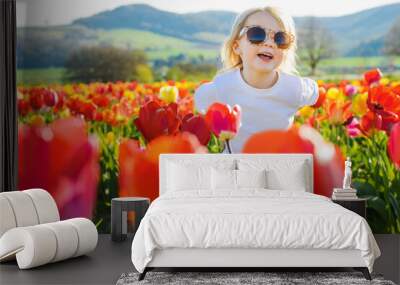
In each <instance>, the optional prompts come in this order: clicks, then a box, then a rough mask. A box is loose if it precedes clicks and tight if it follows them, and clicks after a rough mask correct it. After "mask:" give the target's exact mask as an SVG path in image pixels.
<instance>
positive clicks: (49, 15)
mask: <svg viewBox="0 0 400 285" xmlns="http://www.w3.org/2000/svg"><path fill="white" fill-rule="evenodd" d="M135 3H145V4H149V5H152V6H154V7H156V8H158V9H161V10H167V11H171V12H175V13H187V12H198V11H204V10H227V11H233V12H241V11H243V10H245V9H247V8H251V7H257V6H266V5H272V6H279V7H281V8H283V9H284V10H286V12H287V13H289V14H290V15H292V16H341V15H346V14H351V13H354V12H358V11H362V10H366V9H368V8H373V7H378V6H382V5H386V4H392V3H400V1H399V0H397V1H393V0H333V1H323V0H301V1H295V0H268V1H266V0H264V1H260V0H246V1H243V0H201V1H198V0H197V1H194V0H147V1H137V0H136V1H135V0H17V25H18V26H46V25H63V24H69V23H71V22H72V21H73V20H75V19H77V18H82V17H88V16H92V15H94V14H96V13H99V12H102V11H104V10H112V9H114V8H116V7H119V6H122V5H129V4H135ZM27 11H29V12H27Z"/></svg>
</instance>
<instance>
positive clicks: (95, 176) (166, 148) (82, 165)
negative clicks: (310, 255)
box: [18, 69, 400, 233]
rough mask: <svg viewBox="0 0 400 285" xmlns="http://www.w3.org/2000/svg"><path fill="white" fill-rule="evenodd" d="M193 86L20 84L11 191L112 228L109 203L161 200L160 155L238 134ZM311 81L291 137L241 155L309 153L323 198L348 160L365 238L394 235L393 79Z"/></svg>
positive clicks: (255, 144)
mask: <svg viewBox="0 0 400 285" xmlns="http://www.w3.org/2000/svg"><path fill="white" fill-rule="evenodd" d="M202 83H204V81H201V82H187V81H179V82H174V81H165V82H154V83H152V84H141V83H138V82H135V81H132V82H107V83H100V82H97V83H90V84H65V85H61V84H51V85H46V86H40V85H38V86H30V87H25V86H23V85H21V86H19V87H18V111H19V117H18V121H19V130H18V136H19V137H18V141H19V145H18V150H19V166H18V167H19V169H18V179H19V181H18V187H19V189H21V190H23V189H27V188H43V189H46V190H47V191H49V192H50V193H51V194H52V196H53V197H54V198H55V200H56V202H57V205H58V207H59V210H60V214H61V218H62V219H65V218H69V217H76V216H81V217H89V218H92V219H93V221H94V222H95V223H96V225H97V227H98V229H99V231H100V232H109V230H110V203H111V198H113V197H118V196H146V197H149V198H150V199H151V200H154V199H155V198H156V197H157V196H158V178H159V176H158V157H159V154H160V153H206V152H211V153H219V152H222V151H223V150H224V148H225V147H228V146H229V141H230V140H234V139H235V136H236V134H237V133H238V132H240V117H241V109H240V106H238V105H235V106H228V105H225V104H223V102H215V103H213V104H211V105H210V106H209V108H208V110H206V113H205V114H202V113H199V112H197V110H196V106H195V102H194V97H193V94H194V91H195V89H196V88H197V87H198V86H199V85H200V84H202ZM318 85H319V99H318V101H317V102H316V103H315V105H313V106H306V107H303V108H302V109H300V110H298V112H297V114H296V117H295V122H294V124H293V126H292V127H291V128H290V129H289V130H287V131H284V130H269V131H268V130H266V131H263V132H260V133H256V134H254V135H253V136H251V137H250V138H249V139H248V140H247V142H246V143H245V145H244V147H243V149H242V152H245V153H281V152H282V153H311V154H313V155H314V192H315V193H316V194H320V195H325V196H328V197H330V196H331V193H332V190H333V188H334V187H341V185H342V181H343V174H344V161H345V159H346V157H350V158H351V161H352V170H353V183H352V186H353V187H354V188H356V189H357V192H358V196H359V197H367V198H369V199H368V202H367V205H368V209H367V219H368V222H369V224H370V226H371V228H372V230H373V232H374V233H400V80H395V79H391V80H389V79H388V78H386V77H385V76H384V75H382V74H381V72H380V71H379V69H373V70H369V71H367V72H365V73H364V74H360V77H359V79H358V80H351V81H349V80H341V81H335V82H328V81H321V80H318ZM265 142H268V143H265Z"/></svg>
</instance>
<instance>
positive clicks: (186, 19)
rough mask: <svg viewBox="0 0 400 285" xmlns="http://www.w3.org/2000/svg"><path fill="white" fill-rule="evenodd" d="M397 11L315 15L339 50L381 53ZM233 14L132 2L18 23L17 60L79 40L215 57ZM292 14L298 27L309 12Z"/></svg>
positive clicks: (38, 62)
mask: <svg viewBox="0 0 400 285" xmlns="http://www.w3.org/2000/svg"><path fill="white" fill-rule="evenodd" d="M399 15H400V3H397V4H391V5H386V6H380V7H376V8H372V9H368V10H364V11H361V12H357V13H354V14H349V15H344V16H339V17H318V18H317V20H318V21H319V22H320V23H321V25H323V26H324V27H326V28H327V29H328V30H329V32H330V33H331V34H332V36H333V38H334V43H333V44H334V45H335V46H336V49H337V54H338V56H379V55H381V48H382V46H383V41H384V37H385V35H386V33H387V31H388V30H389V29H390V27H391V26H392V25H393V23H394V22H395V21H396V20H397V18H398V17H399ZM235 17H236V14H235V13H233V12H229V11H202V12H197V13H186V14H179V13H173V12H168V11H163V10H159V9H157V8H154V7H152V6H149V5H146V4H133V5H126V6H120V7H118V8H116V9H113V10H108V11H103V12H100V13H98V14H96V15H93V16H91V17H86V18H80V19H77V20H75V21H73V22H72V23H71V24H70V25H65V26H50V27H24V28H18V30H17V61H18V66H19V67H57V66H62V65H63V62H64V61H65V58H66V57H67V56H68V54H69V52H70V51H71V50H73V49H74V48H77V47H79V46H82V45H113V46H118V47H122V48H127V49H137V48H139V49H144V50H145V51H146V53H147V54H148V56H149V58H150V59H151V60H156V59H165V58H168V57H169V56H177V55H179V54H186V55H188V56H198V55H202V56H203V57H205V58H215V57H216V56H217V55H218V50H219V47H220V45H221V43H222V42H223V40H224V38H225V37H226V36H227V35H228V34H229V32H230V29H231V26H232V23H233V21H234V19H235ZM294 20H295V23H296V27H297V28H298V29H299V28H300V27H301V26H302V25H303V24H304V22H305V21H306V20H307V17H295V18H294Z"/></svg>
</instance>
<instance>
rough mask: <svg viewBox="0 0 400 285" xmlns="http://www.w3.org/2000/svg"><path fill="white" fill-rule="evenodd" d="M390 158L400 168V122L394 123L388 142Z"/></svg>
mask: <svg viewBox="0 0 400 285" xmlns="http://www.w3.org/2000/svg"><path fill="white" fill-rule="evenodd" d="M387 149H388V153H389V157H390V159H391V160H392V161H393V163H394V165H395V166H396V168H397V169H400V122H398V123H396V124H394V125H393V127H392V129H391V131H390V136H389V140H388V144H387Z"/></svg>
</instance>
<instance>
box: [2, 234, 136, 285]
mask: <svg viewBox="0 0 400 285" xmlns="http://www.w3.org/2000/svg"><path fill="white" fill-rule="evenodd" d="M132 238H133V236H128V239H127V240H126V241H124V242H120V243H116V242H112V241H111V236H110V235H106V234H102V235H99V242H98V244H97V247H96V249H95V250H94V251H93V252H91V253H90V254H88V255H87V256H80V257H76V258H73V259H68V260H64V261H60V262H57V263H51V264H47V265H43V266H40V267H36V268H32V269H27V270H20V269H19V268H18V265H17V263H16V261H12V262H6V263H1V264H0V284H1V285H6V284H7V285H9V284H13V285H14V284H115V283H116V282H117V280H118V278H119V277H120V276H121V274H122V273H124V272H132V271H134V267H133V264H132V261H131V258H130V255H131V244H132Z"/></svg>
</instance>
